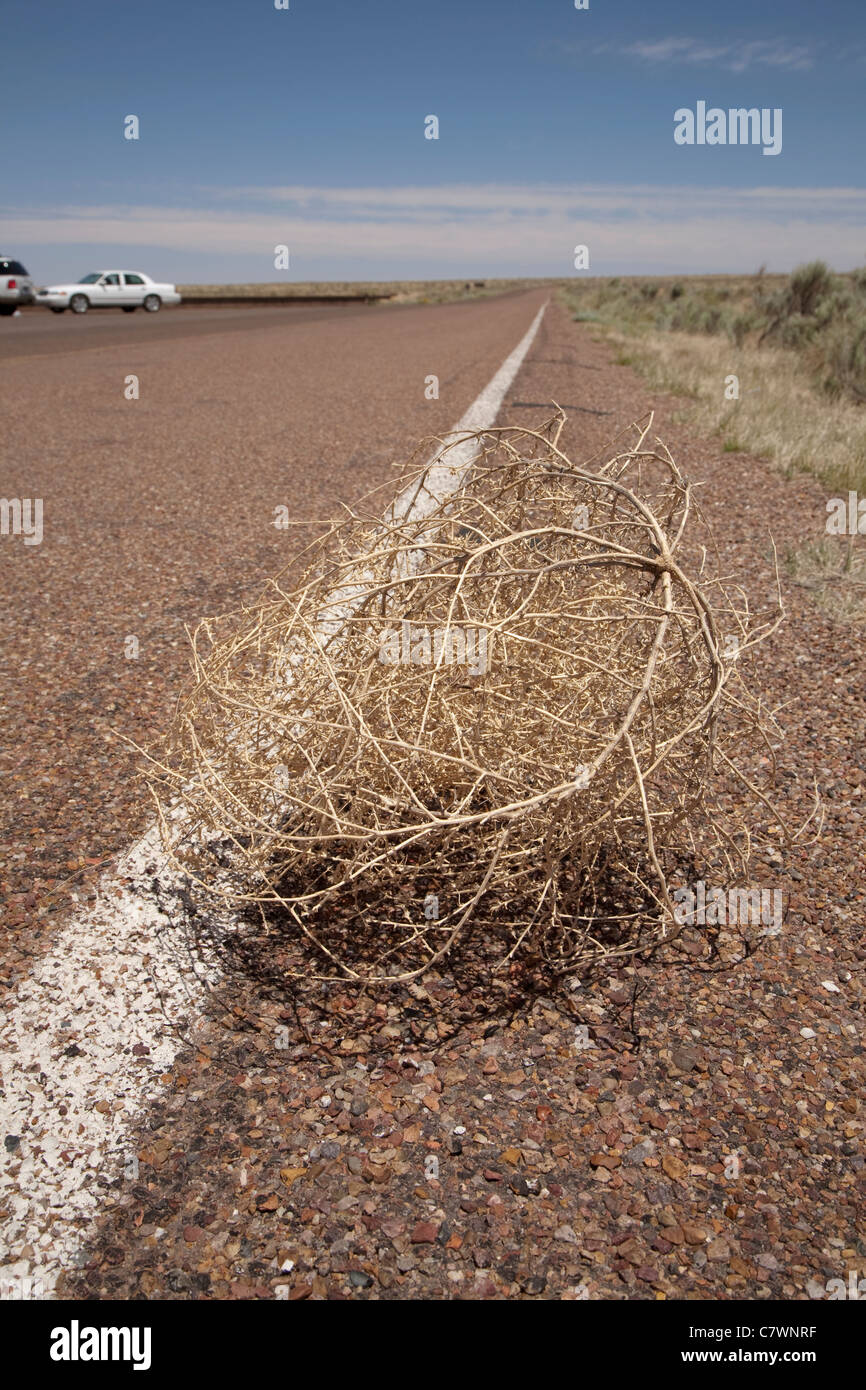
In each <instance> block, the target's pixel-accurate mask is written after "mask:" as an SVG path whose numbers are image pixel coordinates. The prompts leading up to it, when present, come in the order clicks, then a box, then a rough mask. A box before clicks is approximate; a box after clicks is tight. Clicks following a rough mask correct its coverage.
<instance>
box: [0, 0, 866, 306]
mask: <svg viewBox="0 0 866 1390" xmlns="http://www.w3.org/2000/svg"><path fill="white" fill-rule="evenodd" d="M3 43H4V52H5V54H6V55H7V56H6V57H5V58H4V73H3V89H2V96H0V107H2V112H3V123H2V125H3V139H2V148H3V176H2V183H0V189H2V195H0V196H2V216H0V227H2V231H0V243H2V246H0V249H2V250H3V251H6V252H8V253H11V254H14V255H17V256H19V257H20V258H22V259H23V260H24V261H25V263H26V264H27V265H28V267H29V269H30V270H31V272H32V273H33V274H34V275H35V276H36V278H37V279H39V280H40V281H42V282H45V281H48V280H58V279H63V278H67V277H74V278H77V277H78V275H80V274H83V273H84V272H85V271H87V270H90V269H94V268H99V267H103V266H108V265H110V264H125V265H127V266H131V267H133V268H139V269H143V270H146V271H148V273H150V274H153V275H155V276H157V277H159V278H166V279H170V280H178V281H181V282H187V281H225V280H274V279H278V278H280V273H278V272H276V271H275V270H274V247H275V246H276V245H277V244H278V243H283V244H286V245H288V246H289V248H290V257H291V258H290V267H289V270H288V271H287V272H281V274H282V275H283V276H284V277H285V278H287V279H290V280H316V279H328V280H340V279H361V278H363V279H390V278H405V277H412V278H421V277H425V278H426V277H450V276H452V275H456V276H463V275H466V276H482V275H491V276H492V275H522V274H526V275H563V274H564V275H568V274H573V273H575V272H574V270H573V248H574V246H575V245H576V244H578V243H581V244H585V245H587V246H588V247H589V252H590V270H591V272H593V273H598V274H618V273H629V272H632V273H652V272H656V273H669V272H683V273H687V272H699V271H750V270H754V269H755V268H757V266H758V265H759V264H761V263H766V264H767V266H768V268H769V269H772V270H785V269H789V268H790V267H791V266H792V265H794V264H796V263H798V262H799V261H802V260H805V259H811V258H813V257H816V256H821V257H824V258H825V259H827V260H829V261H830V262H831V263H832V264H834V265H836V266H837V268H839V269H844V268H850V267H851V266H853V265H857V264H862V263H863V262H864V261H866V216H864V214H866V189H864V181H863V168H864V156H863V151H864V148H866V101H864V98H863V92H864V88H866V9H864V0H822V3H821V4H814V3H807V0H785V3H784V4H779V3H778V0H748V2H746V0H728V3H726V4H724V5H722V4H702V5H700V4H696V3H695V0H657V2H656V3H651V0H642V2H639V0H624V2H623V0H589V9H588V10H580V11H579V10H576V9H575V6H574V0H429V3H425V2H424V0H290V8H289V9H288V10H279V11H278V10H276V9H275V7H274V0H211V3H208V0H172V2H171V3H169V0H146V3H143V4H137V5H129V4H122V3H118V0H82V2H81V3H79V4H77V5H74V6H73V5H70V4H69V3H68V0H62V2H59V3H58V2H56V0H47V3H45V2H43V3H39V4H37V3H30V4H24V3H23V0H19V4H18V5H17V7H16V9H15V10H11V9H8V8H7V11H6V15H5V18H4V23H3ZM10 53H13V54H15V55H16V57H15V59H14V61H12V62H10V61H9V58H8V55H9V54H10ZM698 101H705V102H706V103H707V105H708V106H709V107H712V106H717V107H720V108H722V109H723V110H727V109H729V108H731V107H758V108H770V109H775V108H781V110H782V113H783V116H782V135H783V139H782V149H781V153H779V154H778V155H776V156H767V155H764V154H763V153H762V149H761V147H760V146H754V145H746V146H743V145H725V146H714V147H711V146H708V145H693V146H682V145H677V144H676V143H675V142H674V139H673V131H674V112H675V111H676V110H677V109H678V108H682V107H688V108H691V109H694V108H695V107H696V104H697V102H698ZM128 115H137V116H138V118H139V121H140V139H139V140H137V141H132V140H126V139H124V137H123V128H124V124H123V123H124V118H125V117H126V116H128ZM428 115H436V116H437V117H438V119H439V122H440V128H439V139H438V140H427V139H425V138H424V122H425V117H427V116H428Z"/></svg>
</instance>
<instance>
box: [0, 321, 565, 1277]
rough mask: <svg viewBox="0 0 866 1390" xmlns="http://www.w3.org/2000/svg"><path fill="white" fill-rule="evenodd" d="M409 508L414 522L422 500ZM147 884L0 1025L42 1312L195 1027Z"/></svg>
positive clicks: (107, 910) (4, 1239) (135, 862)
mask: <svg viewBox="0 0 866 1390" xmlns="http://www.w3.org/2000/svg"><path fill="white" fill-rule="evenodd" d="M545 307H546V305H545V306H543V307H542V308H541V309H540V310H539V311H538V313H537V314H536V316H535V318H534V320H533V322H532V324H531V326H530V328H529V330H528V332H527V333H526V334H525V335H524V337H523V338H522V339H521V341H520V342H519V343H518V345H517V347H516V348H515V349H514V351H513V352H511V353H510V354H509V356H508V357H507V358H506V360H505V361H504V362H503V364H502V366H501V367H500V368H499V371H498V372H497V373H496V375H495V376H494V377H493V378H492V380H491V381H490V382H489V383H488V385H487V386H486V387H485V388H484V390H483V391H482V392H481V394H480V395H479V396H478V398H477V400H475V401H474V402H473V403H472V405H471V406H470V407H469V409H468V410H467V411H466V413H465V415H464V416H463V417H462V419H461V420H460V422H459V423H458V425H456V426H455V429H454V431H452V434H453V435H454V436H456V438H457V442H455V443H453V444H450V445H449V447H448V455H447V460H448V461H447V464H446V463H442V464H437V463H436V461H435V460H434V461H433V467H432V468H431V469H430V472H429V474H428V483H427V487H426V489H425V492H426V497H427V500H428V501H429V505H430V506H432V505H434V503H435V498H436V496H437V495H441V492H447V491H449V490H450V489H451V488H453V487H454V486H456V482H457V480H458V479H459V475H460V474H461V473H462V472H463V471H464V470H465V468H466V467H467V466H468V465H469V463H471V461H472V459H473V458H474V457H475V453H476V451H477V444H476V443H475V442H474V441H473V440H471V439H469V440H460V439H459V436H460V435H461V434H463V433H466V432H467V431H475V430H482V429H489V428H490V427H491V426H492V425H493V424H494V423H495V420H496V416H497V414H498V412H499V409H500V407H501V405H502V401H503V399H504V397H505V393H506V391H507V390H508V389H509V387H510V386H511V383H512V382H513V380H514V378H515V376H516V375H517V372H518V371H519V369H520V367H521V365H522V363H523V361H524V359H525V357H526V354H527V353H528V351H529V349H530V347H531V346H532V343H533V341H534V339H535V335H536V333H537V332H538V327H539V324H540V323H541V319H542V316H543V314H544V308H545ZM440 469H441V470H442V473H441V477H440V475H439V470H440ZM440 489H441V492H440ZM410 505H411V506H412V514H413V515H414V514H415V509H416V507H417V511H418V514H419V515H424V514H425V511H426V503H425V502H423V501H422V500H421V499H419V498H417V497H416V498H415V501H414V503H410ZM154 878H158V879H159V880H160V882H161V884H162V885H163V886H164V887H167V888H168V887H170V886H171V885H172V884H175V885H176V884H177V875H176V874H175V873H174V872H173V871H172V870H171V868H170V866H169V865H168V863H167V861H166V857H165V854H164V852H163V850H162V847H161V844H160V839H159V833H158V830H157V828H156V827H155V826H154V827H153V828H152V829H151V830H149V831H148V833H147V834H146V835H144V836H143V837H142V839H140V840H139V841H137V842H136V843H135V844H134V845H133V846H132V847H131V848H130V849H129V850H128V851H127V852H126V853H125V854H124V855H123V856H122V858H121V859H120V861H119V862H118V867H117V870H116V872H115V873H114V874H113V875H111V876H108V877H106V878H104V879H103V880H102V883H101V884H100V898H99V901H98V902H97V904H96V906H94V907H92V908H89V909H85V910H82V911H81V912H78V913H76V914H75V915H74V916H72V917H71V918H70V920H69V921H68V923H67V925H66V927H65V928H64V929H63V931H61V932H60V934H59V935H58V937H57V939H56V940H55V941H54V943H53V945H52V947H51V949H50V951H49V952H48V954H47V955H46V956H45V957H44V958H43V959H42V960H41V961H40V963H39V965H38V966H37V968H36V969H35V971H34V973H33V975H32V976H30V977H29V978H28V979H27V980H25V981H23V982H22V983H21V985H20V986H19V989H18V994H17V999H16V1002H15V1004H14V1006H13V1007H11V1008H9V1009H7V1011H6V1013H5V1016H4V1017H3V1019H2V1023H0V1086H2V1089H0V1139H2V1140H3V1141H5V1142H4V1143H3V1147H2V1149H0V1162H2V1168H0V1207H5V1208H7V1209H8V1211H9V1213H10V1215H9V1217H8V1218H7V1219H6V1221H5V1222H4V1224H3V1226H2V1229H0V1290H10V1289H11V1290H12V1296H17V1297H21V1296H22V1291H25V1290H26V1293H25V1294H24V1296H30V1297H44V1298H51V1297H52V1296H53V1292H54V1289H55V1286H56V1282H57V1279H58V1276H59V1274H60V1273H61V1271H62V1270H63V1269H66V1268H69V1267H70V1266H73V1265H74V1264H75V1263H76V1260H77V1257H78V1255H79V1253H80V1251H81V1249H82V1247H83V1246H84V1245H85V1244H86V1241H87V1236H88V1223H89V1222H91V1221H92V1220H93V1219H94V1218H95V1217H96V1216H97V1215H98V1213H99V1211H100V1209H101V1207H102V1205H103V1194H104V1193H105V1192H107V1190H108V1186H109V1184H110V1183H112V1182H114V1181H115V1180H116V1179H117V1178H118V1177H119V1176H120V1175H121V1174H122V1173H123V1172H124V1170H126V1169H127V1168H128V1165H129V1168H130V1169H131V1168H132V1166H133V1165H132V1163H131V1160H132V1158H133V1155H134V1154H135V1149H136V1143H135V1134H136V1131H137V1126H138V1121H139V1117H140V1116H141V1115H142V1114H143V1112H144V1111H145V1110H146V1108H147V1106H148V1105H149V1103H150V1102H151V1101H152V1100H153V1099H155V1097H156V1096H157V1095H158V1094H159V1092H160V1090H161V1086H162V1083H161V1081H160V1076H161V1075H163V1074H164V1073H165V1072H166V1071H167V1069H168V1068H169V1067H170V1066H171V1065H172V1063H173V1061H174V1058H175V1056H176V1055H177V1052H178V1050H179V1048H180V1046H181V1045H182V1044H181V1038H182V1037H186V1038H187V1039H190V1038H191V1036H192V1034H193V1031H194V1029H195V1028H196V1026H197V1023H198V1022H200V1021H201V1017H200V1016H201V1006H202V1001H203V992H202V985H201V981H200V979H199V977H198V975H197V973H196V971H195V969H194V968H193V967H192V965H191V964H189V963H188V964H187V965H184V964H183V962H184V961H185V960H186V961H188V962H189V961H190V960H191V956H190V954H189V952H188V951H187V949H186V948H187V946H188V944H189V940H188V938H187V936H186V931H187V929H186V928H185V927H184V925H183V924H182V923H181V924H180V925H179V924H178V921H177V919H175V920H171V919H169V918H168V917H167V916H166V915H165V913H163V912H162V911H160V909H159V908H158V907H157V906H156V904H155V902H154V900H153V894H152V891H151V890H150V887H149V885H150V884H151V882H152V881H153V879H154ZM26 1247H31V1248H32V1252H33V1253H32V1254H28V1255H22V1254H21V1252H22V1250H23V1249H24V1248H26ZM16 1289H17V1290H18V1291H19V1292H18V1293H17V1295H16V1294H15V1290H16ZM5 1296H7V1297H8V1296H10V1295H9V1293H8V1292H6V1294H5Z"/></svg>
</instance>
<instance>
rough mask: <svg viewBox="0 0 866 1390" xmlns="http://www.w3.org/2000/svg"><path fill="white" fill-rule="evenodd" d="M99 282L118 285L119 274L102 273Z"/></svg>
mask: <svg viewBox="0 0 866 1390" xmlns="http://www.w3.org/2000/svg"><path fill="white" fill-rule="evenodd" d="M99 283H100V284H101V285H119V284H120V276H119V275H103V277H102V279H101V280H100V282H99Z"/></svg>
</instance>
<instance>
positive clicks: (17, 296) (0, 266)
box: [0, 255, 34, 315]
mask: <svg viewBox="0 0 866 1390" xmlns="http://www.w3.org/2000/svg"><path fill="white" fill-rule="evenodd" d="M33 298H34V295H33V281H32V280H31V279H30V276H29V275H28V274H27V271H26V270H25V269H24V267H23V265H22V264H21V262H20V261H13V260H12V258H11V256H2V255H0V314H6V315H8V314H14V313H15V310H16V309H17V308H18V305H19V304H32V303H33Z"/></svg>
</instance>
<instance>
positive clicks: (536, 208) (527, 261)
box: [4, 184, 866, 280]
mask: <svg viewBox="0 0 866 1390" xmlns="http://www.w3.org/2000/svg"><path fill="white" fill-rule="evenodd" d="M226 202H230V203H232V204H234V205H233V206H228V207H227V206H225V203H226ZM864 223H866V190H864V189H858V188H823V189H822V188H715V189H707V188H683V187H663V188H659V187H650V186H648V185H612V186H611V185H597V184H589V185H585V186H584V185H547V184H545V185H536V186H532V185H516V186H510V185H495V184H489V185H482V186H475V185H451V186H446V187H439V188H435V187H434V188H424V187H406V188H353V189H329V188H309V187H296V186H289V187H277V188H246V189H233V190H226V191H225V193H224V201H223V204H222V206H220V207H216V208H215V207H213V206H210V207H201V206H199V207H189V208H162V207H157V206H152V205H146V206H130V207H111V206H90V207H74V206H69V207H65V208H60V209H56V208H55V209H52V210H51V211H50V212H48V211H41V210H24V209H20V210H18V211H15V212H12V213H11V214H10V215H9V216H7V217H6V218H5V219H4V235H5V236H6V237H7V240H8V242H9V244H11V245H15V246H18V247H21V248H26V247H28V246H42V247H58V248H61V247H62V248H64V252H63V253H64V255H66V256H67V257H68V248H70V247H82V248H88V254H89V255H92V254H93V253H94V252H96V251H97V250H98V248H99V247H101V246H106V247H108V246H110V247H112V248H118V247H124V246H127V247H130V248H135V250H136V252H139V253H140V252H141V251H142V250H147V249H152V250H153V251H159V252H160V253H161V255H160V260H161V263H162V264H164V263H165V261H166V260H167V259H168V257H167V254H166V253H169V252H174V253H178V254H182V255H183V257H184V260H185V262H186V264H187V265H188V264H189V262H190V260H191V258H194V257H195V256H196V255H200V256H202V257H205V256H213V255H214V254H218V255H221V256H223V257H225V258H228V260H229V261H231V262H233V263H235V264H237V265H238V266H241V264H243V265H244V266H245V267H246V269H245V274H246V275H251V276H252V278H258V279H263V280H264V279H268V278H273V256H274V247H275V246H277V245H279V244H283V243H285V244H287V245H288V246H289V248H290V251H291V255H292V275H293V278H298V279H305V278H334V279H344V278H349V277H350V276H351V275H353V274H356V272H355V271H354V270H353V269H352V267H353V266H357V265H359V264H360V263H361V262H363V263H364V265H366V266H368V267H373V266H376V267H379V270H380V274H379V275H378V276H377V278H382V279H388V278H391V274H392V272H391V269H390V267H391V266H394V265H399V266H401V267H405V266H407V265H410V264H411V265H412V266H414V267H416V270H415V271H414V272H413V274H416V275H417V276H435V275H440V274H441V275H448V274H451V273H457V274H463V273H464V272H465V273H469V271H470V269H472V270H474V269H475V268H476V267H480V268H481V269H482V271H483V272H485V273H488V274H497V273H498V274H536V275H541V274H547V275H561V274H568V273H570V272H571V270H572V266H573V248H574V246H575V245H577V244H579V243H583V244H586V245H587V246H588V247H589V249H590V266H591V268H592V269H596V270H600V273H606V272H605V267H608V266H614V265H615V266H617V267H623V266H628V265H634V266H639V267H640V268H641V270H642V271H648V270H649V269H651V268H655V269H657V270H658V272H659V273H662V272H665V271H671V270H675V271H681V272H682V273H687V272H688V271H689V270H693V271H698V270H718V271H741V270H749V269H754V267H755V266H756V265H758V264H760V263H761V262H762V261H765V262H766V263H767V264H768V265H770V266H772V267H774V268H777V269H785V268H788V267H790V266H791V265H793V264H796V263H797V262H798V261H802V260H812V259H814V258H815V257H817V256H820V257H824V258H825V259H827V260H828V261H830V262H831V263H833V264H834V265H837V266H839V267H840V268H844V267H846V266H853V265H857V264H860V263H862V261H863V259H864V254H866V243H864V237H863V226H864ZM43 259H47V257H43ZM256 265H260V266H261V273H259V274H254V273H253V272H252V271H251V270H250V269H249V267H250V266H256ZM313 266H315V267H316V269H315V273H312V272H311V271H310V269H309V268H310V267H313ZM46 270H47V267H46ZM40 273H41V272H40ZM186 278H190V277H189V275H187V277H186ZM193 278H194V277H193Z"/></svg>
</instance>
